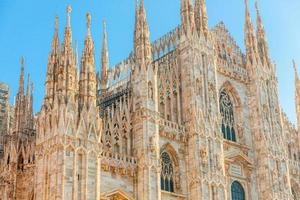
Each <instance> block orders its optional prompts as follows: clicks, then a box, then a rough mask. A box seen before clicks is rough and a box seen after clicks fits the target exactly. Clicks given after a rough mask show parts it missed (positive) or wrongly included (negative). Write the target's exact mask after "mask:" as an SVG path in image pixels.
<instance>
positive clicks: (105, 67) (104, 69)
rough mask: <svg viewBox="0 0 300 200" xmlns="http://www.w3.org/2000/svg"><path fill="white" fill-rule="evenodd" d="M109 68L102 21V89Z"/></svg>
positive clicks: (105, 36) (104, 29) (104, 24)
mask: <svg viewBox="0 0 300 200" xmlns="http://www.w3.org/2000/svg"><path fill="white" fill-rule="evenodd" d="M108 68H109V57H108V46H107V32H106V22H105V20H103V43H102V51H101V87H102V89H104V88H105V87H106V81H107V72H108Z"/></svg>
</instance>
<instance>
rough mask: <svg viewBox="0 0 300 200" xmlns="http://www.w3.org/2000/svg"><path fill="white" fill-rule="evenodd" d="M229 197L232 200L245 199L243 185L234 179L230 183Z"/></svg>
mask: <svg viewBox="0 0 300 200" xmlns="http://www.w3.org/2000/svg"><path fill="white" fill-rule="evenodd" d="M231 199H232V200H245V199H246V198H245V190H244V188H243V186H242V185H241V184H240V183H239V182H238V181H234V182H233V183H232V184H231Z"/></svg>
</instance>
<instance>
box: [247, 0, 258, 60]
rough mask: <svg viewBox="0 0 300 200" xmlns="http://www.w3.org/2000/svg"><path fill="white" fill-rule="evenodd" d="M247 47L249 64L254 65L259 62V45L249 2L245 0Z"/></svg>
mask: <svg viewBox="0 0 300 200" xmlns="http://www.w3.org/2000/svg"><path fill="white" fill-rule="evenodd" d="M245 46H246V57H247V62H249V64H253V63H254V62H256V61H257V45H256V37H255V32H254V27H253V24H252V21H251V16H250V12H249V8H248V0H245Z"/></svg>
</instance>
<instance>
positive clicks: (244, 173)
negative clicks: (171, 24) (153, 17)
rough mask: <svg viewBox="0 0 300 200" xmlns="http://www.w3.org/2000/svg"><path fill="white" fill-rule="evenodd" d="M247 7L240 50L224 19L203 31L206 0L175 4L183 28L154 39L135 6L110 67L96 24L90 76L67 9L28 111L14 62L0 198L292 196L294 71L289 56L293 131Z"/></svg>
mask: <svg viewBox="0 0 300 200" xmlns="http://www.w3.org/2000/svg"><path fill="white" fill-rule="evenodd" d="M178 3H179V1H178ZM255 6H256V11H257V12H256V27H255V26H254V24H253V23H252V20H251V16H250V12H249V8H248V1H247V0H245V27H244V41H245V52H242V50H241V48H240V47H239V46H238V45H237V44H236V42H235V41H234V39H233V38H232V36H231V35H230V33H229V31H228V30H227V29H226V27H225V25H224V23H222V22H221V23H219V24H218V25H216V26H214V27H213V28H211V29H209V28H208V16H207V9H206V3H205V0H195V2H193V1H192V0H180V15H181V24H180V25H179V26H177V27H175V28H174V29H173V30H171V31H170V32H168V33H167V34H165V35H164V36H163V37H161V38H159V39H157V40H155V41H153V42H151V41H150V30H149V26H148V22H147V17H146V8H145V6H144V0H140V2H138V1H136V8H135V27H134V33H133V37H134V44H133V50H132V52H131V53H129V54H128V57H127V58H125V59H124V60H123V61H121V62H120V63H119V64H117V65H116V66H110V65H109V53H108V42H107V37H108V35H107V33H106V24H105V22H104V24H103V42H102V51H101V67H100V72H99V73H97V72H96V66H95V53H94V48H95V47H94V42H93V38H92V35H91V15H90V14H89V13H88V14H87V15H86V21H87V30H86V36H85V40H84V47H83V51H82V54H81V56H80V59H78V57H79V56H78V51H77V48H75V49H74V48H73V40H72V29H71V7H70V6H68V7H67V13H66V17H67V20H66V21H67V22H66V26H65V30H64V36H63V40H62V42H60V40H59V34H58V18H57V17H56V18H55V29H54V36H53V40H52V44H51V50H50V53H49V57H48V64H47V73H46V79H45V95H44V99H43V103H42V107H41V109H40V111H39V112H38V113H36V114H35V115H34V114H33V111H32V102H33V88H32V87H31V84H30V79H29V78H28V84H27V90H26V92H25V90H24V60H23V59H22V68H21V75H20V82H19V90H18V94H17V97H16V103H15V108H14V124H13V126H12V127H11V128H10V129H9V130H8V131H7V133H6V134H5V135H4V139H3V149H2V150H1V151H0V200H299V199H300V133H299V132H298V130H300V78H299V76H298V72H297V66H296V64H295V62H294V69H295V86H296V91H295V100H296V104H295V107H296V112H297V121H298V127H297V128H296V127H295V126H294V125H293V124H292V123H291V122H290V121H289V120H288V118H287V116H286V114H285V113H284V112H283V110H282V109H281V106H280V104H279V97H278V81H277V77H276V65H275V63H274V62H272V59H271V58H270V55H269V49H268V43H267V40H266V33H265V30H264V26H263V22H262V18H261V15H260V10H259V7H258V4H257V2H256V5H255ZM96 57H97V55H96Z"/></svg>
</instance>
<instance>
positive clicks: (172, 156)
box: [160, 143, 181, 192]
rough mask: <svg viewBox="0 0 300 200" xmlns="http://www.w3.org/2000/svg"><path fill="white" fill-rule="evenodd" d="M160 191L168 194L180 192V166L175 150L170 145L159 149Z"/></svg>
mask: <svg viewBox="0 0 300 200" xmlns="http://www.w3.org/2000/svg"><path fill="white" fill-rule="evenodd" d="M160 157H161V164H162V170H161V189H162V190H165V191H168V192H177V191H180V189H181V188H180V166H179V158H178V154H177V152H176V150H175V149H174V148H173V146H172V145H171V144H170V143H167V144H165V145H163V146H162V147H161V151H160Z"/></svg>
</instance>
